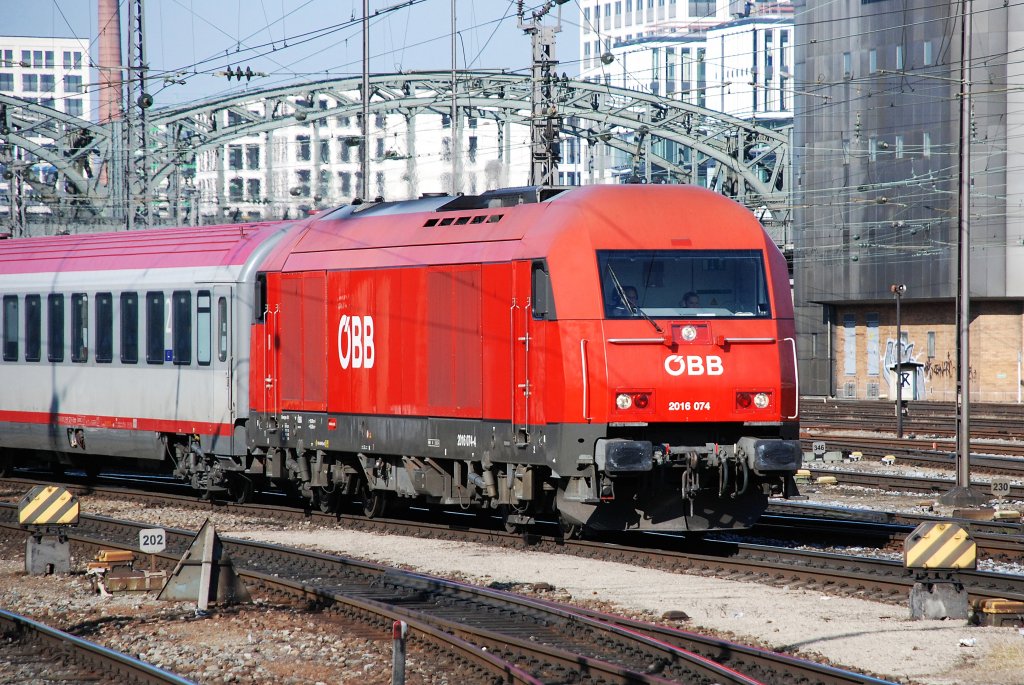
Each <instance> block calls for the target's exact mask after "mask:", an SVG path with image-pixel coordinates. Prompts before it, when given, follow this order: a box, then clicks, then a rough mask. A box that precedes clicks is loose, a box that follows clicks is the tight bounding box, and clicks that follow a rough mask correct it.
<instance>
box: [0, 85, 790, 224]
mask: <svg viewBox="0 0 1024 685" xmlns="http://www.w3.org/2000/svg"><path fill="white" fill-rule="evenodd" d="M543 88H544V89H546V97H547V98H548V101H549V102H552V103H554V107H552V108H551V110H549V111H548V113H547V114H546V115H545V119H546V121H545V122H544V123H545V124H546V125H547V126H548V128H549V130H550V131H551V132H552V139H557V138H559V137H561V138H563V139H564V137H566V136H574V137H578V138H579V139H581V140H584V141H587V142H588V143H590V145H592V146H597V145H599V144H604V145H607V146H610V147H611V148H615V149H618V150H621V151H622V152H623V153H624V155H625V156H626V157H627V158H628V159H632V162H633V164H632V169H631V170H629V171H628V173H626V174H625V175H624V176H625V177H624V179H623V180H625V181H633V182H645V181H649V180H652V181H657V182H669V183H699V184H701V185H704V186H706V187H709V188H711V189H713V190H716V191H717V192H720V193H722V194H724V195H727V196H729V197H732V198H734V199H736V200H737V201H738V202H741V203H743V204H744V205H746V206H748V207H750V208H751V209H753V210H755V211H757V210H761V214H762V216H764V217H767V218H768V219H769V221H768V222H766V223H776V224H777V223H780V222H786V221H788V208H789V206H790V200H789V178H788V168H789V154H790V152H789V140H788V134H787V132H785V131H777V130H773V129H770V128H766V127H762V126H757V125H755V124H753V123H751V122H749V121H746V120H742V119H739V118H736V117H731V116H729V115H726V114H723V113H721V112H716V111H713V110H709V109H705V108H701V107H697V106H695V105H691V104H689V103H685V102H681V101H679V100H673V99H666V98H664V97H659V96H656V95H652V94H649V93H643V92H638V91H633V90H626V89H622V88H616V87H612V86H607V85H603V84H596V83H589V82H584V81H575V80H571V79H568V78H561V79H559V78H557V77H556V78H552V79H551V80H550V81H549V82H545V83H544V84H543ZM533 89H534V83H533V80H532V79H531V78H530V77H524V76H519V75H512V74H505V73H492V72H460V73H459V76H458V83H457V87H456V98H457V108H458V111H459V112H460V118H462V117H478V118H486V119H491V120H494V121H495V122H498V123H499V124H502V125H505V126H507V125H522V126H530V125H531V123H532V118H533V117H534V114H533V113H532V109H531V96H532V94H533ZM361 90H362V87H361V79H360V78H346V79H334V80H324V81H316V82H310V83H303V84H292V85H288V86H283V87H279V88H268V89H261V90H251V91H247V92H244V93H240V94H236V95H232V96H230V97H223V98H214V99H211V100H208V101H206V102H202V103H199V104H195V105H190V106H187V107H180V108H164V109H154V110H150V111H149V112H148V113H147V124H148V126H149V133H150V136H149V150H148V151H147V153H146V159H147V168H148V169H149V170H150V174H151V175H150V178H149V179H148V187H149V188H151V189H159V191H156V192H158V193H159V196H158V197H155V198H154V197H148V198H140V197H134V196H133V193H131V192H127V191H126V190H125V188H126V187H127V184H125V182H124V178H125V174H124V169H125V168H126V167H127V163H128V162H130V161H131V159H132V158H131V157H130V156H128V155H127V154H126V147H127V146H126V144H125V143H124V142H123V141H124V140H125V135H124V132H123V131H122V130H121V126H122V125H121V123H120V122H114V123H113V124H109V125H105V126H101V125H97V124H93V123H90V122H88V121H84V120H81V119H77V118H75V117H71V116H68V115H65V114H62V113H60V112H57V111H55V110H52V109H49V108H46V107H42V106H40V105H36V104H31V103H28V102H25V101H23V100H20V99H18V98H13V97H9V96H2V95H0V164H2V165H4V167H5V169H6V171H5V174H4V175H5V176H12V175H17V174H18V172H19V171H20V170H22V169H24V168H25V167H27V166H31V165H34V164H36V163H37V161H38V162H42V163H44V164H46V165H49V166H50V167H52V169H51V171H50V173H48V174H44V175H40V174H22V176H23V177H24V179H25V182H26V183H27V184H28V185H29V186H30V187H31V188H32V191H33V193H34V196H35V198H36V199H37V200H39V201H41V202H43V203H44V204H46V205H48V206H49V207H50V209H51V212H52V213H54V214H57V215H58V216H59V217H62V218H63V220H64V221H65V222H67V223H69V224H70V223H73V222H76V221H83V220H88V219H90V218H92V219H105V220H106V221H114V222H116V221H118V220H120V219H121V218H124V217H126V216H127V215H128V213H129V212H131V211H133V210H132V209H130V207H131V206H133V203H135V204H134V206H136V207H137V206H138V204H142V205H147V204H155V203H164V205H165V206H166V207H167V208H169V209H168V211H166V212H164V213H165V214H166V215H167V216H168V217H169V219H168V220H169V221H171V222H179V221H180V220H181V215H180V211H179V210H180V208H181V206H182V203H184V202H187V201H188V200H187V197H186V195H187V185H186V183H185V180H186V178H187V175H188V173H189V172H188V170H189V169H194V164H195V161H196V158H197V156H198V155H199V154H201V153H203V152H204V151H207V150H213V149H217V148H221V147H222V146H224V145H225V144H227V143H229V142H231V141H234V140H237V139H240V138H244V137H247V136H251V135H253V134H260V133H267V134H272V132H273V131H275V130H277V129H282V128H285V127H289V126H295V125H296V123H303V122H309V123H314V122H317V121H323V120H325V119H326V118H328V117H334V116H351V117H355V116H357V115H359V114H360V113H361V110H362V94H361ZM451 98H452V86H451V75H450V72H424V73H408V74H382V75H376V76H373V77H371V78H370V81H369V111H370V113H371V115H374V114H377V113H396V112H397V113H401V114H403V115H405V116H406V117H407V118H411V117H413V116H415V115H417V114H420V113H435V114H437V115H446V114H447V113H448V112H450V107H451ZM324 102H326V103H328V104H327V107H326V108H322V107H323V104H322V103H324ZM506 137H507V136H506ZM135 154H136V155H138V154H139V153H138V151H135ZM268 157H269V155H268ZM415 163H416V160H415V156H414V155H411V156H410V158H409V159H408V160H407V164H408V165H409V166H410V167H414V166H415ZM651 169H654V170H656V171H657V173H655V174H653V175H652V174H651V172H650V170H651ZM13 180H17V179H13ZM221 185H222V188H221V192H224V191H223V184H221ZM11 187H13V184H12V186H11ZM9 195H11V196H12V197H13V195H14V193H11V192H9ZM13 205H14V202H13V201H12V210H13V209H14V207H13ZM143 214H147V212H145V211H143ZM150 216H152V214H150ZM11 217H12V220H13V218H14V212H13V211H12V214H11Z"/></svg>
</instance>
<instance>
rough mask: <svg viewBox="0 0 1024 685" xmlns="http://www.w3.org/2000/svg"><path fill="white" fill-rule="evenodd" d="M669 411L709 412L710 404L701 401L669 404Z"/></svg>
mask: <svg viewBox="0 0 1024 685" xmlns="http://www.w3.org/2000/svg"><path fill="white" fill-rule="evenodd" d="M668 410H669V411H711V403H710V402H705V401H703V400H697V401H695V402H669V403H668Z"/></svg>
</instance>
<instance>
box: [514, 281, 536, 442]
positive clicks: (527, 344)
mask: <svg viewBox="0 0 1024 685" xmlns="http://www.w3.org/2000/svg"><path fill="white" fill-rule="evenodd" d="M538 267H541V268H543V262H516V263H515V264H513V269H512V301H511V302H510V305H509V316H510V317H511V318H510V324H511V326H510V328H511V332H512V335H511V341H510V343H511V348H512V351H511V363H512V431H513V436H514V439H515V443H516V446H517V447H519V448H526V447H527V446H528V445H529V444H530V439H531V427H532V426H536V425H537V424H538V423H541V422H542V421H543V417H542V416H541V415H540V410H541V402H540V398H541V393H540V390H541V388H540V383H541V381H542V380H543V367H542V365H541V357H542V350H543V347H544V344H543V343H544V341H543V339H542V336H543V333H544V329H543V327H542V326H539V325H537V324H538V320H537V318H536V317H535V316H534V304H535V303H534V295H533V285H534V283H533V280H534V274H535V272H536V270H537V268H538Z"/></svg>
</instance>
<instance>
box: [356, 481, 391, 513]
mask: <svg viewBox="0 0 1024 685" xmlns="http://www.w3.org/2000/svg"><path fill="white" fill-rule="evenodd" d="M362 498H363V516H365V517H366V518H368V519H373V518H377V517H378V516H380V515H381V514H383V513H384V510H385V509H386V508H387V503H388V501H387V493H386V492H383V491H381V490H373V489H371V488H370V486H369V485H368V484H366V483H364V484H363V491H362Z"/></svg>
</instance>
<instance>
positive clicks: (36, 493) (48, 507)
mask: <svg viewBox="0 0 1024 685" xmlns="http://www.w3.org/2000/svg"><path fill="white" fill-rule="evenodd" d="M18 523H20V524H21V525H23V526H73V525H76V524H77V523H78V498H77V497H75V496H74V495H72V494H71V493H70V492H68V490H67V488H60V487H57V486H55V485H37V486H35V487H34V488H32V489H31V490H29V491H28V494H26V495H25V496H24V497H22V498H21V502H19V503H18Z"/></svg>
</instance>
